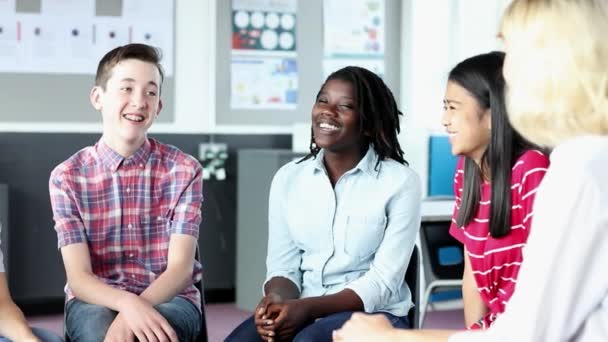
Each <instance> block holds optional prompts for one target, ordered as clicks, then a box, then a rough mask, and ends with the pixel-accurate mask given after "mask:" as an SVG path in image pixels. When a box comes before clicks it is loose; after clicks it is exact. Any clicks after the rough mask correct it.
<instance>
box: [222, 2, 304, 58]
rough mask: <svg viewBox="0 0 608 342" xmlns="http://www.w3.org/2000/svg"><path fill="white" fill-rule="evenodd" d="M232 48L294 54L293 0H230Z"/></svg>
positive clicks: (294, 25)
mask: <svg viewBox="0 0 608 342" xmlns="http://www.w3.org/2000/svg"><path fill="white" fill-rule="evenodd" d="M232 49H233V50H258V51H291V52H295V51H296V2H295V1H294V0H278V1H277V0H273V1H271V0H233V3H232Z"/></svg>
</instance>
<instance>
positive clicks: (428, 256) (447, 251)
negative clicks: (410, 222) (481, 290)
mask: <svg viewBox="0 0 608 342" xmlns="http://www.w3.org/2000/svg"><path fill="white" fill-rule="evenodd" d="M449 229H450V222H426V223H423V224H422V226H421V229H420V246H421V249H422V257H423V260H424V264H425V269H424V271H425V278H426V279H427V284H428V283H430V282H431V281H434V280H446V279H462V273H463V272H464V257H463V248H462V244H461V243H460V242H459V241H458V240H456V239H455V238H454V237H452V236H451V235H450V233H449Z"/></svg>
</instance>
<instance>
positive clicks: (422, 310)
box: [419, 286, 435, 329]
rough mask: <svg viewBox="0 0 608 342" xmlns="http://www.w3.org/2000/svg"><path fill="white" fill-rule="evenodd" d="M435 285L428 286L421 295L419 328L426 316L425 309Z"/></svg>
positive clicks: (422, 325) (421, 326)
mask: <svg viewBox="0 0 608 342" xmlns="http://www.w3.org/2000/svg"><path fill="white" fill-rule="evenodd" d="M434 289H435V286H429V287H428V288H427V289H426V290H425V291H424V296H422V300H421V301H420V320H419V321H420V329H422V328H423V327H424V319H425V318H426V310H427V309H428V305H429V299H430V298H431V294H432V293H433V290H434Z"/></svg>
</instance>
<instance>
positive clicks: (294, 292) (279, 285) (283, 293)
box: [264, 277, 300, 300]
mask: <svg viewBox="0 0 608 342" xmlns="http://www.w3.org/2000/svg"><path fill="white" fill-rule="evenodd" d="M264 292H265V293H266V295H269V294H271V293H273V294H276V295H278V296H279V297H281V299H283V300H287V299H297V298H300V291H299V290H298V287H297V286H296V284H294V283H293V282H292V281H291V280H289V279H287V278H283V277H274V278H272V279H270V280H269V281H268V282H267V283H266V285H265V286H264Z"/></svg>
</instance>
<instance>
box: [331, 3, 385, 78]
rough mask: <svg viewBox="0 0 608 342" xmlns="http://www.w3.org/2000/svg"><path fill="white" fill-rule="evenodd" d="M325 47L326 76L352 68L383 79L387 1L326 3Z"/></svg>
mask: <svg viewBox="0 0 608 342" xmlns="http://www.w3.org/2000/svg"><path fill="white" fill-rule="evenodd" d="M336 13H340V15H336ZM323 47H324V61H323V72H324V75H325V76H327V75H329V74H330V73H332V72H333V71H336V70H338V69H340V68H342V67H345V66H348V65H353V66H360V67H364V68H366V69H369V70H371V71H373V72H375V73H376V74H378V75H380V76H383V75H384V50H385V3H384V0H324V1H323Z"/></svg>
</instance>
